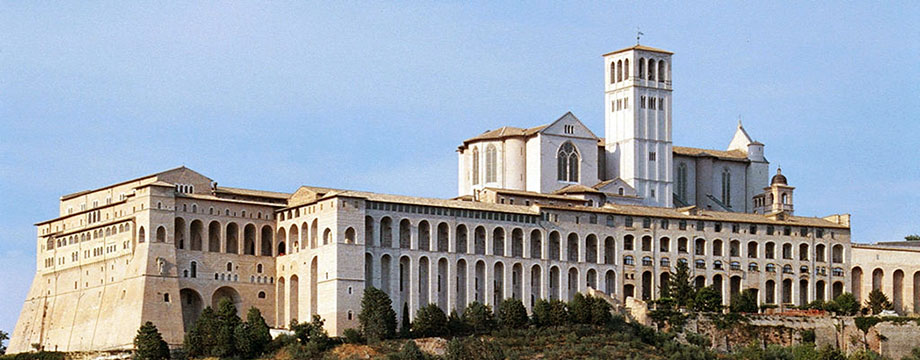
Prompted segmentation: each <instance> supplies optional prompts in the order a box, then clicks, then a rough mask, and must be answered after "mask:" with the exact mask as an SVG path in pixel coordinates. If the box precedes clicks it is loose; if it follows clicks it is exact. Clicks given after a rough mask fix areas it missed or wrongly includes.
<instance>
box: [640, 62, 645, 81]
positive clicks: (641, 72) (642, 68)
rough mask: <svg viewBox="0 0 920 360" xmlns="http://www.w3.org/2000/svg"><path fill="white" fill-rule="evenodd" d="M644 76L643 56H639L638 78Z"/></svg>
mask: <svg viewBox="0 0 920 360" xmlns="http://www.w3.org/2000/svg"><path fill="white" fill-rule="evenodd" d="M644 78H645V58H639V79H644Z"/></svg>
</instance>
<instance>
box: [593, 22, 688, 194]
mask: <svg viewBox="0 0 920 360" xmlns="http://www.w3.org/2000/svg"><path fill="white" fill-rule="evenodd" d="M637 30H638V29H637ZM641 35H642V32H639V31H637V36H636V40H637V42H638V40H639V39H640V36H641ZM672 54H673V53H672V52H670V51H666V50H661V49H656V48H653V47H648V46H643V45H638V44H637V45H636V46H632V47H628V48H625V49H621V50H617V51H614V52H611V53H608V54H604V65H605V71H604V74H605V76H604V107H605V110H606V111H605V115H604V118H605V131H604V137H605V144H604V147H605V149H606V153H607V155H606V169H607V173H606V174H605V175H606V178H607V179H614V178H617V177H619V178H620V179H622V180H623V181H625V182H626V183H628V184H630V185H631V186H632V187H634V188H635V189H636V192H637V194H638V196H640V197H642V198H643V204H645V205H649V206H662V207H671V206H672V204H673V195H672V193H673V185H672V183H673V174H672V172H673V168H672V158H673V153H672V148H671V146H672V145H671V90H672V89H671V55H672Z"/></svg>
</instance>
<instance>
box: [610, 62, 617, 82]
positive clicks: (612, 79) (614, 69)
mask: <svg viewBox="0 0 920 360" xmlns="http://www.w3.org/2000/svg"><path fill="white" fill-rule="evenodd" d="M615 82H617V62H616V61H611V62H610V83H611V84H613V83H615Z"/></svg>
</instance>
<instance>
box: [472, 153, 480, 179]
mask: <svg viewBox="0 0 920 360" xmlns="http://www.w3.org/2000/svg"><path fill="white" fill-rule="evenodd" d="M477 184H479V149H478V148H473V185H477Z"/></svg>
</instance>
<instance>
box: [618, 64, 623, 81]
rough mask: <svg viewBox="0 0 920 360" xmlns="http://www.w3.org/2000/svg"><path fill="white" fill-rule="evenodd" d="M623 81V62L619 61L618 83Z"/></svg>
mask: <svg viewBox="0 0 920 360" xmlns="http://www.w3.org/2000/svg"><path fill="white" fill-rule="evenodd" d="M621 80H623V60H620V61H617V81H621Z"/></svg>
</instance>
